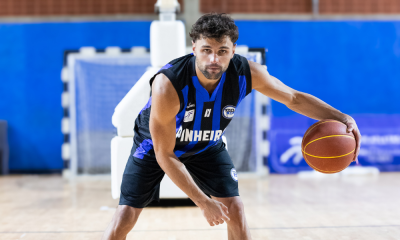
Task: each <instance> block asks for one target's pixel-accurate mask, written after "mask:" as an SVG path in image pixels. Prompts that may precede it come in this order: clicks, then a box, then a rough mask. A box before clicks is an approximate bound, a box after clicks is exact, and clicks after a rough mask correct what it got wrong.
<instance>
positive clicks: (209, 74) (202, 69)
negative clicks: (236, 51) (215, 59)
mask: <svg viewBox="0 0 400 240" xmlns="http://www.w3.org/2000/svg"><path fill="white" fill-rule="evenodd" d="M196 64H197V67H198V68H199V70H200V72H201V73H203V75H204V77H206V78H207V79H209V80H219V79H220V78H221V76H222V74H223V73H224V72H225V71H226V69H227V67H226V68H223V67H222V66H219V65H217V64H214V65H213V64H211V65H208V66H207V65H205V66H203V65H201V64H200V62H199V60H198V58H196ZM210 68H219V71H218V70H216V71H215V72H209V71H208V70H207V69H210Z"/></svg>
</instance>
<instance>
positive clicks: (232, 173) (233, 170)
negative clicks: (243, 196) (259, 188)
mask: <svg viewBox="0 0 400 240" xmlns="http://www.w3.org/2000/svg"><path fill="white" fill-rule="evenodd" d="M231 177H232V179H233V180H234V181H235V182H237V181H238V177H237V173H236V169H234V168H232V169H231Z"/></svg>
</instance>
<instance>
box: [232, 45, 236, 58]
mask: <svg viewBox="0 0 400 240" xmlns="http://www.w3.org/2000/svg"><path fill="white" fill-rule="evenodd" d="M236 46H237V44H236V43H235V44H233V48H232V52H233V54H232V57H233V55H235V51H236Z"/></svg>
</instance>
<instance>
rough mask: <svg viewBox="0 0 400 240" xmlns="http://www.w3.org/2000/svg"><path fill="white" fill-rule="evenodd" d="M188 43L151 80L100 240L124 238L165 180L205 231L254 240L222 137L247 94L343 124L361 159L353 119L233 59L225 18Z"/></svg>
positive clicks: (203, 26)
mask: <svg viewBox="0 0 400 240" xmlns="http://www.w3.org/2000/svg"><path fill="white" fill-rule="evenodd" d="M190 36H191V37H192V39H193V43H192V45H193V53H192V54H189V55H186V56H183V57H181V58H178V59H175V60H172V61H171V62H170V63H168V64H167V65H165V66H164V67H163V68H162V69H161V70H160V71H159V72H158V73H157V74H156V75H155V76H154V77H153V78H152V79H151V80H150V85H151V87H152V97H151V98H150V99H149V102H148V103H147V104H146V106H145V107H144V108H143V109H142V111H141V112H140V114H139V116H138V117H137V119H136V122H135V129H134V130H135V138H134V146H133V148H132V152H131V154H130V157H129V160H128V162H127V165H126V168H125V172H124V175H123V180H122V185H121V197H120V203H119V206H118V209H117V211H116V213H115V215H114V217H113V219H112V222H111V224H110V225H109V227H108V228H107V230H106V232H105V233H104V236H103V239H125V238H126V235H127V234H128V233H129V231H130V230H131V229H132V228H133V227H134V225H135V223H136V221H137V219H138V217H139V215H140V213H141V211H142V210H143V208H144V207H146V206H147V205H148V204H149V203H150V202H152V201H153V200H158V199H159V188H160V182H161V180H162V178H163V176H164V174H165V173H166V174H167V175H168V176H169V177H170V178H171V180H172V181H173V182H174V183H175V184H176V185H177V186H178V187H179V188H180V189H182V191H183V192H185V193H186V194H187V195H188V196H189V197H190V198H191V199H192V200H193V202H194V203H195V204H196V205H197V206H198V207H199V208H200V210H201V211H202V213H203V215H204V217H205V218H206V220H207V222H208V223H209V224H210V226H214V225H219V224H222V223H224V222H226V223H227V225H228V239H230V240H233V239H237V240H245V239H251V235H250V231H249V227H248V226H247V223H246V218H245V215H244V207H243V203H242V201H241V199H240V197H239V191H238V182H237V177H236V171H235V167H234V166H233V163H232V161H231V159H230V157H229V155H228V153H227V150H226V149H225V145H224V143H223V142H222V140H221V136H222V134H223V133H224V131H225V128H226V127H227V126H228V124H229V122H230V121H231V119H232V117H233V116H234V113H235V108H236V107H237V106H238V105H239V104H240V102H241V101H242V100H243V98H244V97H245V96H246V95H247V94H249V93H250V92H251V91H252V89H255V90H257V91H259V92H261V93H262V94H264V95H266V96H268V97H270V98H272V99H274V100H276V101H279V102H281V103H283V104H285V105H286V106H287V107H289V108H290V109H292V110H293V111H295V112H298V113H300V114H303V115H306V116H308V117H310V118H313V119H317V120H321V119H335V120H338V121H341V122H343V123H345V124H346V125H347V131H348V132H350V131H352V132H353V133H354V135H355V137H356V140H357V147H356V151H355V154H354V159H356V157H357V155H358V152H359V142H360V137H361V136H360V133H359V131H358V128H357V125H356V123H355V121H354V119H353V118H352V117H350V116H348V115H346V114H343V113H341V112H340V111H338V110H336V109H334V108H333V107H331V106H329V105H328V104H326V103H324V102H323V101H321V100H319V99H317V98H316V97H313V96H311V95H309V94H306V93H302V92H298V91H296V90H293V89H291V88H289V87H288V86H286V85H284V84H283V83H282V82H280V81H279V80H278V79H276V78H275V77H273V76H271V75H269V73H268V71H267V70H266V69H265V67H263V66H261V65H260V64H258V63H254V62H251V61H248V60H247V59H246V58H244V57H241V56H239V55H236V54H235V48H236V44H235V43H236V40H237V39H238V37H239V33H238V28H237V26H236V25H235V23H234V21H233V20H232V19H231V18H230V17H229V16H227V15H226V14H215V13H212V14H206V15H204V16H202V17H201V18H200V19H199V20H197V22H196V23H195V24H194V25H193V29H192V31H191V33H190ZM207 195H209V196H211V198H209V197H208V196H207Z"/></svg>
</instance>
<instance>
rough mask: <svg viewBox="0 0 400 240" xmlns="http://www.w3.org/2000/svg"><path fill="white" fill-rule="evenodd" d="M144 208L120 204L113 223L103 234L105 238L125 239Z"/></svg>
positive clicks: (105, 239)
mask: <svg viewBox="0 0 400 240" xmlns="http://www.w3.org/2000/svg"><path fill="white" fill-rule="evenodd" d="M142 210H143V208H134V207H131V206H127V205H119V206H118V208H117V211H116V212H115V214H114V216H113V219H112V220H111V223H110V224H109V225H108V227H107V229H106V231H105V232H104V234H103V238H102V239H103V240H111V239H112V240H124V239H126V235H127V234H128V233H129V232H130V231H131V230H132V228H133V227H134V226H135V224H136V222H137V220H138V218H139V215H140V213H141V212H142Z"/></svg>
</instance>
